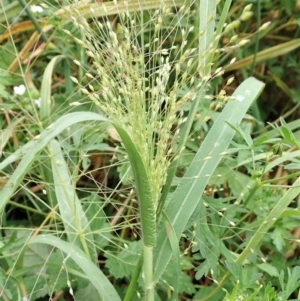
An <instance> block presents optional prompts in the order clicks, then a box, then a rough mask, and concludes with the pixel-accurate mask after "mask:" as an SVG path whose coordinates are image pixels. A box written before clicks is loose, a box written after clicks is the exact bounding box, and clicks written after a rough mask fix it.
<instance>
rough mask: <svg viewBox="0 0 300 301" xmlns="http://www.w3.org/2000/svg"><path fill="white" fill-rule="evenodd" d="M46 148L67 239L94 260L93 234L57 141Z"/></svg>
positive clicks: (95, 256)
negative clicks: (48, 152) (48, 153)
mask: <svg viewBox="0 0 300 301" xmlns="http://www.w3.org/2000/svg"><path fill="white" fill-rule="evenodd" d="M48 150H49V151H50V156H51V165H52V173H53V179H54V189H55V193H56V199H57V203H58V206H59V212H60V216H61V217H62V220H63V223H64V228H65V231H66V233H67V236H68V240H69V242H70V243H73V244H74V245H76V246H78V247H79V248H80V249H82V250H83V251H84V252H85V254H87V255H88V257H89V258H90V259H91V260H93V261H94V262H95V261H96V260H97V253H96V250H95V247H94V246H93V243H92V241H93V235H92V234H91V229H90V226H89V222H88V220H87V218H86V216H85V213H84V211H83V209H82V206H81V203H80V201H79V199H78V197H77V194H76V191H75V189H74V186H75V185H74V184H73V183H72V179H71V176H70V173H69V169H68V166H67V164H66V161H65V159H64V157H63V154H62V151H61V148H60V145H59V143H58V141H56V140H52V141H51V142H50V146H49V148H48ZM99 230H100V229H99ZM89 242H90V243H89ZM90 253H92V254H90Z"/></svg>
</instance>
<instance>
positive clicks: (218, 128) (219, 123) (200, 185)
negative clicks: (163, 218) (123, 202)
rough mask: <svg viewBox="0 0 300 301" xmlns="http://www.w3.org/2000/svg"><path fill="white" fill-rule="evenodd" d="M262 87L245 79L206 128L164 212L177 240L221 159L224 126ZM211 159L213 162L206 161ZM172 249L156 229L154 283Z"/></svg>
mask: <svg viewBox="0 0 300 301" xmlns="http://www.w3.org/2000/svg"><path fill="white" fill-rule="evenodd" d="M263 87H264V84H263V83H262V82H260V81H258V80H256V79H255V78H248V79H247V80H245V81H244V82H243V83H242V84H241V85H240V86H239V87H238V88H237V89H236V91H235V92H234V94H233V96H234V97H235V100H232V101H229V102H228V103H227V105H226V106H225V108H224V109H223V111H222V113H221V114H220V115H219V117H218V119H217V120H216V122H215V123H214V125H213V127H212V128H211V129H210V131H209V133H208V134H207V136H206V138H205V140H204V141H203V143H202V145H201V147H200V149H199V151H198V152H197V154H196V156H195V157H194V159H193V162H192V163H191V165H190V167H189V168H188V169H187V171H186V173H185V175H184V177H183V178H182V180H181V182H180V184H179V186H178V187H177V189H176V190H175V192H174V193H173V194H172V199H171V201H170V202H168V206H167V207H166V208H165V209H164V211H165V214H166V215H167V216H168V218H169V220H170V221H171V223H172V225H173V228H174V231H175V234H176V236H177V237H178V238H180V237H181V235H182V233H183V232H184V230H185V227H186V225H187V223H188V221H189V219H190V217H191V215H192V214H193V212H194V210H195V209H196V207H197V205H198V202H199V201H200V199H201V195H202V194H203V192H204V189H205V187H206V185H207V183H208V181H209V178H210V175H212V174H213V172H214V170H215V169H216V167H217V166H218V164H219V162H220V160H221V158H222V156H221V153H222V152H225V151H226V150H227V148H228V146H229V144H230V141H231V140H232V138H233V136H234V133H235V132H234V130H233V129H231V128H230V127H229V126H228V125H227V124H226V121H227V122H230V123H232V124H239V123H240V122H241V120H242V118H243V117H244V115H245V114H246V112H247V110H248V108H249V106H250V105H251V103H252V102H253V101H254V100H255V99H256V98H257V97H258V95H259V94H260V92H261V91H262V89H263ZM211 158H214V159H213V160H210V159H211ZM172 255H173V254H172V248H171V245H170V242H169V238H168V235H167V233H166V229H165V228H164V227H161V228H160V231H159V233H158V237H157V247H156V249H155V255H154V262H155V267H154V280H155V283H157V282H158V280H159V279H160V277H161V275H162V274H163V272H164V270H165V268H166V266H167V264H168V262H169V260H170V259H171V257H172Z"/></svg>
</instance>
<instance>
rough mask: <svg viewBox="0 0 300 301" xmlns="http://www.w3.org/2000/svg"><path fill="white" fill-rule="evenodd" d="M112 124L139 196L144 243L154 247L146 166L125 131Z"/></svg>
mask: <svg viewBox="0 0 300 301" xmlns="http://www.w3.org/2000/svg"><path fill="white" fill-rule="evenodd" d="M114 126H115V128H116V130H117V131H118V134H119V135H120V137H121V139H122V142H123V144H124V146H125V149H126V152H127V155H128V158H129V161H130V165H131V168H132V172H133V175H134V180H135V185H136V190H137V194H138V198H139V208H140V217H141V226H142V237H143V241H144V245H146V246H147V247H154V246H155V242H156V218H155V209H154V208H155V206H154V200H153V199H152V192H151V187H150V182H149V179H148V174H147V171H146V167H145V165H144V163H143V161H142V158H141V156H140V154H139V152H138V151H137V149H136V147H135V145H134V144H133V142H132V141H131V139H130V137H129V136H128V134H127V133H126V131H124V130H123V129H122V128H120V127H119V126H117V125H115V124H114Z"/></svg>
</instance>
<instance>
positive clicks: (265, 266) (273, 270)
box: [256, 263, 279, 277]
mask: <svg viewBox="0 0 300 301" xmlns="http://www.w3.org/2000/svg"><path fill="white" fill-rule="evenodd" d="M256 266H257V267H258V268H259V269H260V270H262V271H264V272H267V273H268V274H269V275H270V276H272V277H278V276H279V272H278V270H277V269H276V267H275V266H273V265H271V264H269V263H260V264H257V265H256Z"/></svg>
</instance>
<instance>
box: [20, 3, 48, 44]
mask: <svg viewBox="0 0 300 301" xmlns="http://www.w3.org/2000/svg"><path fill="white" fill-rule="evenodd" d="M19 3H20V4H21V5H22V6H23V7H24V10H25V11H26V14H27V16H28V18H29V19H30V20H31V22H32V24H33V25H34V27H35V29H36V30H37V32H39V33H40V35H41V37H42V39H43V40H44V42H47V41H48V38H47V36H46V34H45V33H44V32H43V30H42V28H41V26H40V24H39V22H38V21H37V19H36V18H35V16H34V15H33V13H32V11H31V10H30V8H29V7H28V4H27V3H26V2H25V1H24V0H19Z"/></svg>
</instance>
